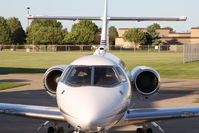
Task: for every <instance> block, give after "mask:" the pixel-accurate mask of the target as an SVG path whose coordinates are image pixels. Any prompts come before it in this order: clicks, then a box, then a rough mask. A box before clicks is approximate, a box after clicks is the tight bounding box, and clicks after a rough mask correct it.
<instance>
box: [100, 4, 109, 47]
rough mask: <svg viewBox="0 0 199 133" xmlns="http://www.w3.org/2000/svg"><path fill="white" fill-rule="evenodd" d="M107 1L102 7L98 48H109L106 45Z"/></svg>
mask: <svg viewBox="0 0 199 133" xmlns="http://www.w3.org/2000/svg"><path fill="white" fill-rule="evenodd" d="M107 17H108V0H105V6H104V16H103V18H102V33H101V41H100V46H102V47H105V48H106V49H108V48H109V45H108V18H107Z"/></svg>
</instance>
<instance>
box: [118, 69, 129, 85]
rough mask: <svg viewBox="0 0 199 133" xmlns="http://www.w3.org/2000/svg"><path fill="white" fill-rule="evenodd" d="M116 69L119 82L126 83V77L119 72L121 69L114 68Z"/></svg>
mask: <svg viewBox="0 0 199 133" xmlns="http://www.w3.org/2000/svg"><path fill="white" fill-rule="evenodd" d="M116 69H117V72H118V74H119V78H120V80H121V81H122V82H126V81H127V79H126V76H125V74H124V72H123V71H122V70H121V68H119V67H116Z"/></svg>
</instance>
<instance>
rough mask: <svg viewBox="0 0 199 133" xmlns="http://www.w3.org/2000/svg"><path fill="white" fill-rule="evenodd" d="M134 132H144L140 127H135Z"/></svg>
mask: <svg viewBox="0 0 199 133" xmlns="http://www.w3.org/2000/svg"><path fill="white" fill-rule="evenodd" d="M136 133H144V131H143V129H142V128H137V130H136Z"/></svg>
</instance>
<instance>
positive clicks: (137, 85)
mask: <svg viewBox="0 0 199 133" xmlns="http://www.w3.org/2000/svg"><path fill="white" fill-rule="evenodd" d="M159 83H160V76H159V74H158V72H157V71H156V70H155V69H153V68H150V67H146V66H140V67H136V68H135V69H133V70H132V71H131V84H132V88H134V89H135V90H136V91H137V92H138V94H141V95H142V96H144V97H148V96H151V95H153V94H155V93H157V92H158V90H159Z"/></svg>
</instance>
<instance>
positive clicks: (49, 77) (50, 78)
mask: <svg viewBox="0 0 199 133" xmlns="http://www.w3.org/2000/svg"><path fill="white" fill-rule="evenodd" d="M66 68H67V66H64V65H60V66H54V67H51V68H49V69H48V70H47V71H46V72H45V74H44V79H43V83H44V87H45V89H46V91H47V92H48V94H50V95H51V96H53V97H56V90H57V84H58V82H59V80H60V77H61V75H62V73H63V71H64V70H65V69H66Z"/></svg>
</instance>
